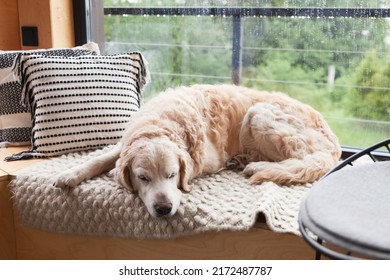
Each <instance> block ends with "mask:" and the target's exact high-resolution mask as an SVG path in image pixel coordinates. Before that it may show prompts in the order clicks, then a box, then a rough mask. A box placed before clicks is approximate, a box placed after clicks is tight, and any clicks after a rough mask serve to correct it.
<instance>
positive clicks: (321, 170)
mask: <svg viewBox="0 0 390 280" xmlns="http://www.w3.org/2000/svg"><path fill="white" fill-rule="evenodd" d="M338 159H339V158H338V156H337V155H332V154H330V153H326V152H320V151H318V152H314V153H312V154H308V155H306V156H305V157H304V158H302V159H298V158H289V159H286V160H283V161H280V162H265V161H260V162H252V163H250V164H249V165H248V166H247V167H246V168H245V169H244V173H245V174H246V175H250V176H251V177H250V179H249V181H250V183H252V184H260V183H263V182H265V181H272V182H275V183H277V184H279V185H286V186H289V185H294V184H305V183H312V182H314V181H316V180H318V179H320V178H321V177H322V176H324V175H325V174H326V173H327V172H328V171H329V170H331V169H332V168H333V167H335V166H336V164H337V163H338Z"/></svg>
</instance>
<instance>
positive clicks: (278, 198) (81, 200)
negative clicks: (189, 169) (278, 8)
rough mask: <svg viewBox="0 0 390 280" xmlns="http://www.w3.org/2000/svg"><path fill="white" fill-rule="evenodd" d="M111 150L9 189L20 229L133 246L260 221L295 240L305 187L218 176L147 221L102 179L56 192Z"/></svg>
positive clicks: (48, 167)
mask: <svg viewBox="0 0 390 280" xmlns="http://www.w3.org/2000/svg"><path fill="white" fill-rule="evenodd" d="M112 147H113V146H109V147H106V148H104V149H101V150H96V151H90V152H77V153H71V154H68V155H63V156H61V157H58V158H54V159H51V160H48V161H44V162H42V163H39V164H36V165H33V166H31V167H30V168H28V169H26V170H24V171H23V172H22V173H21V174H19V175H18V176H17V177H16V178H15V179H14V180H13V182H12V185H11V186H12V192H13V196H14V203H15V206H16V208H17V212H18V213H19V215H20V217H21V219H22V222H23V223H24V225H26V226H29V227H33V228H37V229H41V230H48V231H53V232H60V233H68V234H82V235H100V236H121V237H136V238H164V239H168V238H175V237H180V236H186V235H193V234H197V233H201V232H207V231H222V230H232V231H246V230H249V229H250V228H251V227H253V226H254V224H255V223H256V219H257V216H258V214H259V213H263V214H264V216H265V218H266V223H267V225H268V227H269V228H270V229H271V230H273V231H276V232H284V233H292V234H296V235H300V233H299V228H298V212H299V207H300V204H301V200H302V198H303V196H304V195H305V194H306V193H307V192H308V191H309V190H310V187H311V185H310V184H307V185H298V186H292V187H291V186H290V187H286V186H278V185H276V184H274V183H272V182H265V183H263V184H261V185H251V184H249V182H248V180H247V178H245V176H244V175H243V174H242V173H241V172H239V171H232V170H222V171H220V172H219V173H217V174H212V175H208V176H205V177H202V178H196V179H195V180H194V181H193V182H192V183H193V189H192V191H191V192H189V193H183V196H182V200H181V205H180V207H179V209H178V211H177V213H176V214H175V215H174V216H173V217H169V218H153V217H151V216H150V215H149V213H148V212H147V210H146V207H145V206H144V204H143V202H142V201H141V200H140V199H139V197H138V196H137V195H136V194H133V193H130V192H129V191H127V190H126V189H124V188H122V187H120V186H119V185H118V184H117V183H116V182H115V181H114V179H113V178H112V177H111V176H110V175H109V173H106V174H102V175H101V176H99V177H96V178H93V179H91V180H87V181H85V182H83V183H81V184H80V185H79V186H78V187H76V188H72V189H69V188H64V189H62V188H56V187H54V186H53V178H54V176H55V175H56V174H59V173H60V172H61V171H63V170H65V169H67V168H71V167H73V166H75V165H79V164H82V163H83V162H85V161H87V160H89V159H91V158H93V157H95V156H98V155H100V154H102V153H104V152H107V151H108V149H111V148H112Z"/></svg>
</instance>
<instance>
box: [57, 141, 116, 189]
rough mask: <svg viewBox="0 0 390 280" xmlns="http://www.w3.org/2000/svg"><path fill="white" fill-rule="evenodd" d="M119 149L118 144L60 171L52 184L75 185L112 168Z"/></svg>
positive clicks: (58, 185)
mask: <svg viewBox="0 0 390 280" xmlns="http://www.w3.org/2000/svg"><path fill="white" fill-rule="evenodd" d="M120 150H121V146H120V144H118V145H117V146H116V147H114V148H113V149H112V150H110V151H109V152H107V153H104V154H102V155H100V156H98V157H96V158H93V159H90V160H88V161H87V162H85V163H83V164H82V165H78V166H74V167H72V168H70V169H68V170H66V171H64V172H62V173H60V174H59V175H58V176H56V177H55V179H54V183H53V185H54V186H55V187H76V186H78V185H79V184H80V183H81V182H83V181H85V180H88V179H91V178H93V177H95V176H98V175H100V174H102V173H104V172H107V171H109V170H111V169H113V168H114V167H115V162H116V160H117V159H118V157H119V154H120Z"/></svg>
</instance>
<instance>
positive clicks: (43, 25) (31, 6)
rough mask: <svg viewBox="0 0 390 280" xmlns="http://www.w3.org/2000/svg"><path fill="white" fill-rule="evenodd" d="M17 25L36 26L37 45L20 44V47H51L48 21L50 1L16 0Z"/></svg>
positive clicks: (25, 48) (26, 48)
mask: <svg viewBox="0 0 390 280" xmlns="http://www.w3.org/2000/svg"><path fill="white" fill-rule="evenodd" d="M18 6H19V25H20V26H21V27H22V26H36V27H38V40H39V46H38V47H26V46H22V49H24V50H28V49H37V48H38V49H43V48H51V46H52V33H51V22H50V1H49V0H40V1H36V0H18Z"/></svg>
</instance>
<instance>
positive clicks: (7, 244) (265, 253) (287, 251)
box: [0, 147, 314, 259]
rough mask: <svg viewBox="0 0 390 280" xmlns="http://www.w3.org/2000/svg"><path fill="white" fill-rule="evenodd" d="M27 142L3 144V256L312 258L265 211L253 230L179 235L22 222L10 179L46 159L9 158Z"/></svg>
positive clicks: (0, 179)
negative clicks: (67, 230)
mask: <svg viewBox="0 0 390 280" xmlns="http://www.w3.org/2000/svg"><path fill="white" fill-rule="evenodd" d="M22 150H25V147H17V148H16V147H12V148H2V149H1V150H0V248H1V250H0V259H313V257H314V251H313V250H312V249H311V248H310V247H309V246H308V245H307V244H306V243H305V241H304V240H303V239H302V238H301V237H299V236H296V235H293V234H287V233H277V232H273V231H271V230H269V229H268V227H267V225H266V224H265V219H264V217H262V216H261V215H260V217H259V218H258V221H257V222H256V224H255V226H254V227H253V228H251V229H250V230H249V231H239V232H234V231H219V232H206V233H201V234H196V235H192V236H186V237H179V238H174V239H137V238H121V237H99V236H85V235H73V234H60V233H55V232H49V231H43V230H37V229H33V228H29V227H26V226H23V225H22V223H21V220H20V218H19V217H18V213H17V211H16V210H15V209H14V207H13V203H12V197H11V195H10V191H9V188H8V184H9V182H10V181H11V180H12V178H14V177H15V176H16V175H17V174H18V172H20V171H21V170H22V169H23V168H25V167H27V166H29V165H32V164H36V163H37V162H39V161H41V160H25V161H15V162H5V161H4V160H3V159H4V158H5V157H6V156H9V155H11V154H14V153H17V152H20V151H22Z"/></svg>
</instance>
